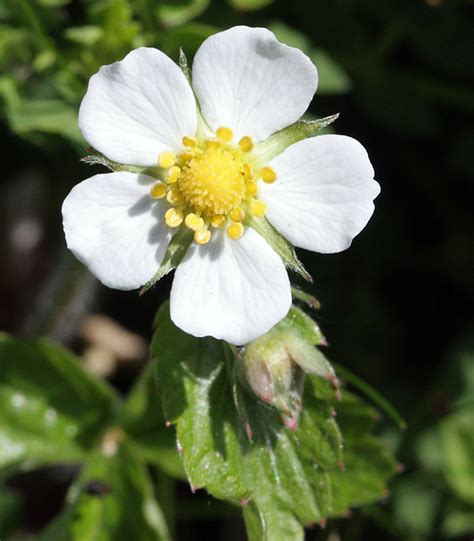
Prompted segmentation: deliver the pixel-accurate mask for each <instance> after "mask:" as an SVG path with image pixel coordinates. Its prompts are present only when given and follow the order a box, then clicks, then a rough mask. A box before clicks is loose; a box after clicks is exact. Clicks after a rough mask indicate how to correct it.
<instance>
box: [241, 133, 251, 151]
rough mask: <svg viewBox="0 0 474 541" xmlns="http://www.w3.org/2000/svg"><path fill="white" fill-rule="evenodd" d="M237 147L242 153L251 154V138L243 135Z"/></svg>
mask: <svg viewBox="0 0 474 541" xmlns="http://www.w3.org/2000/svg"><path fill="white" fill-rule="evenodd" d="M239 147H240V150H241V151H242V152H251V151H252V150H253V141H252V138H251V137H249V136H248V135H244V136H243V137H242V139H241V140H240V141H239Z"/></svg>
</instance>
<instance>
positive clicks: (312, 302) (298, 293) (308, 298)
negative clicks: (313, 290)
mask: <svg viewBox="0 0 474 541" xmlns="http://www.w3.org/2000/svg"><path fill="white" fill-rule="evenodd" d="M291 295H292V296H293V298H294V299H296V300H298V301H301V302H304V303H305V304H307V305H308V306H309V307H310V308H313V309H314V310H319V309H320V308H321V304H320V302H319V301H318V299H317V298H316V297H314V296H313V295H310V294H309V293H306V291H303V290H302V289H300V288H299V287H296V286H291Z"/></svg>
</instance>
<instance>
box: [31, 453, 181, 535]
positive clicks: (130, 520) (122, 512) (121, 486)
mask: <svg viewBox="0 0 474 541" xmlns="http://www.w3.org/2000/svg"><path fill="white" fill-rule="evenodd" d="M40 539H41V540H44V541H54V540H57V541H83V540H85V539H87V541H108V540H110V541H112V540H113V541H115V540H117V541H119V540H123V541H125V540H129V539H134V540H140V541H167V540H169V539H170V538H169V533H168V530H167V527H166V524H165V521H164V518H163V516H162V513H161V510H160V508H159V506H158V504H157V502H156V500H155V497H154V495H153V486H152V482H151V480H150V478H149V475H148V472H147V470H146V468H145V466H144V464H143V462H141V460H140V459H139V457H137V455H136V453H135V452H134V451H133V449H132V448H130V447H129V446H128V445H126V444H122V445H121V446H120V450H119V451H118V453H117V454H116V455H114V456H113V457H108V456H104V455H103V454H101V453H97V454H96V455H92V456H91V457H90V458H89V459H88V461H87V462H86V464H85V465H84V469H83V471H82V472H81V474H80V476H79V478H78V479H77V480H76V482H75V483H74V485H73V486H72V487H71V489H70V492H69V495H68V507H67V508H66V509H65V511H64V512H63V513H62V514H61V515H60V516H59V517H58V518H57V519H56V520H55V521H54V522H53V523H52V524H50V525H49V526H48V528H47V529H46V530H45V531H44V532H43V534H42V536H41V538H40Z"/></svg>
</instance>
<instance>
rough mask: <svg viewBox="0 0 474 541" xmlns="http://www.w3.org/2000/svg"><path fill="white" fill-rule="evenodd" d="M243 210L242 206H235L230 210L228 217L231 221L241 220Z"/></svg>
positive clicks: (243, 213)
mask: <svg viewBox="0 0 474 541" xmlns="http://www.w3.org/2000/svg"><path fill="white" fill-rule="evenodd" d="M244 216H245V211H244V209H243V208H242V207H235V208H234V209H232V210H231V211H230V219H231V220H232V221H233V222H241V221H242V220H243V219H244Z"/></svg>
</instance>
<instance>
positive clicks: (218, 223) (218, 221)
mask: <svg viewBox="0 0 474 541" xmlns="http://www.w3.org/2000/svg"><path fill="white" fill-rule="evenodd" d="M225 221H226V217H225V216H224V215H223V214H216V215H215V216H213V217H212V218H211V225H212V227H222V226H223V225H224V222H225Z"/></svg>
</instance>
